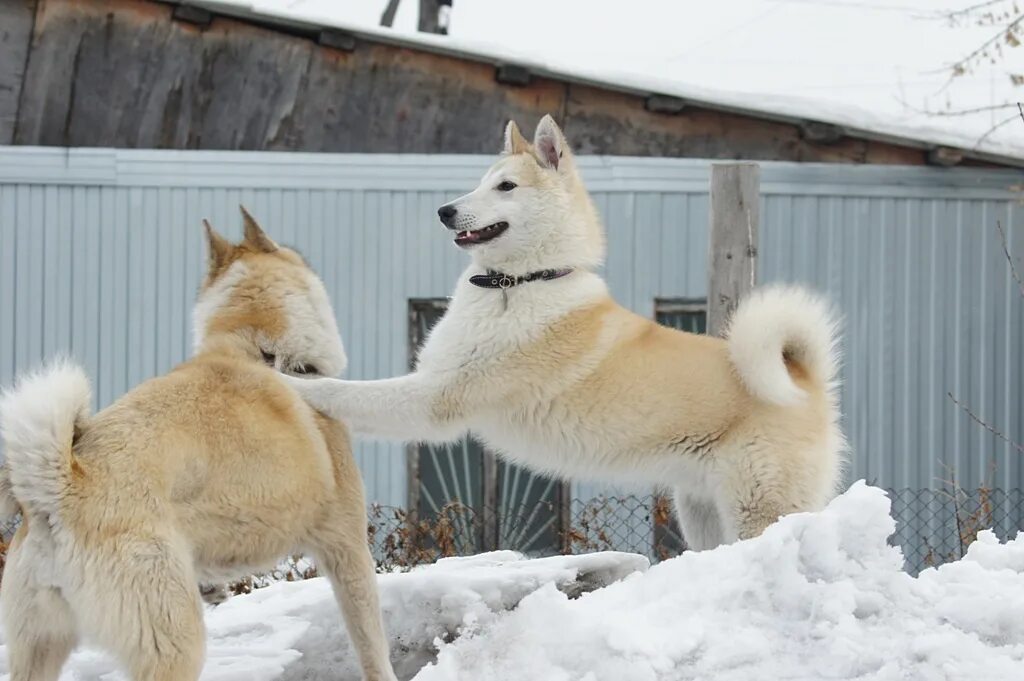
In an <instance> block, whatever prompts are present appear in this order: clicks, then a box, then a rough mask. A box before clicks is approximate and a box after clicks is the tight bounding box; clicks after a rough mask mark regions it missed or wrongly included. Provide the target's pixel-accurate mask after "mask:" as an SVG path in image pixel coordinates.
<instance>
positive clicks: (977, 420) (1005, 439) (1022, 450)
mask: <svg viewBox="0 0 1024 681" xmlns="http://www.w3.org/2000/svg"><path fill="white" fill-rule="evenodd" d="M946 395H948V396H949V399H951V400H953V404H955V405H956V406H958V407H960V408H961V409H963V410H964V411H965V412H966V413H967V415H968V416H970V417H971V419H972V420H973V421H974V422H975V423H977V424H978V425H979V426H981V427H982V428H984V429H985V430H987V431H988V432H990V433H992V434H993V435H995V436H996V437H998V438H999V439H1000V440H1002V441H1003V442H1005V443H1006V444H1008V445H1010V446H1011V447H1013V448H1014V449H1016V450H1017V451H1018V452H1020V453H1021V454H1024V446H1021V445H1019V444H1017V443H1016V442H1014V441H1013V440H1011V439H1010V438H1008V437H1007V436H1005V435H1003V434H1002V433H1001V432H999V431H998V430H996V429H995V428H993V427H992V426H990V425H989V424H988V423H986V422H985V421H983V420H982V419H981V418H979V417H978V415H977V414H975V413H974V412H973V411H971V409H970V407H967V406H965V405H963V404H961V403H960V402H959V401H958V400H957V399H956V398H955V397H953V393H951V392H949V393H946Z"/></svg>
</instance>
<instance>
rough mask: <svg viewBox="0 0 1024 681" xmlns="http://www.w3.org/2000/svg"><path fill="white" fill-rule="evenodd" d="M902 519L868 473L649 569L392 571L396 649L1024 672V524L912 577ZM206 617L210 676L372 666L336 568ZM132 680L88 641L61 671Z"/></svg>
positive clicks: (588, 668) (572, 659) (607, 677)
mask: <svg viewBox="0 0 1024 681" xmlns="http://www.w3.org/2000/svg"><path fill="white" fill-rule="evenodd" d="M893 529H894V523H893V520H892V519H891V518H890V516H889V500H888V498H887V497H886V496H885V493H884V492H883V491H882V490H880V489H877V488H873V487H868V486H867V485H865V484H864V483H862V482H861V483H857V484H855V485H853V487H851V488H850V490H849V491H848V492H846V493H845V494H843V495H842V496H840V497H839V498H837V499H836V500H835V501H833V502H832V504H830V505H829V507H828V508H827V509H825V510H824V511H822V512H820V513H813V514H809V513H805V514H797V515H792V516H788V517H786V518H784V519H782V520H781V521H780V522H778V523H776V524H775V525H773V526H772V527H770V528H769V529H768V530H767V531H766V532H765V533H764V535H762V536H761V537H758V538H757V539H753V540H750V541H746V542H741V543H738V544H733V545H731V546H725V547H721V548H719V549H716V550H714V551H707V552H703V553H691V554H685V555H683V556H681V557H679V558H676V559H674V560H670V561H666V562H664V563H662V564H660V565H658V566H656V567H653V568H651V569H650V570H646V568H647V560H646V559H645V558H643V557H640V556H634V555H630V554H615V553H599V554H592V555H589V556H569V557H557V558H547V559H541V560H524V559H522V557H521V556H519V555H518V554H515V553H511V552H497V553H490V554H484V555H481V556H474V557H471V558H460V559H449V560H443V561H439V562H438V563H437V564H436V565H432V566H429V567H426V568H423V569H418V570H414V571H412V572H409V573H404V574H388V575H382V576H381V577H380V586H381V599H382V605H383V608H384V613H385V618H386V625H387V627H388V631H389V633H390V635H391V637H392V659H393V660H395V664H396V670H397V671H398V674H399V677H400V678H402V679H409V678H412V677H415V679H416V681H480V680H483V679H486V680H487V681H506V680H508V681H512V680H515V681H520V680H522V679H531V680H533V679H537V680H538V681H659V680H665V681H668V680H675V679H680V680H682V679H714V680H715V681H737V680H743V681H747V680H750V681H755V680H756V681H764V680H766V679H768V680H773V681H774V680H779V679H785V680H786V681H812V680H814V681H818V680H822V679H858V680H859V681H904V680H912V681H932V680H934V681H939V680H940V679H941V680H942V681H961V680H962V681H968V680H970V681H976V680H984V681H1020V680H1022V679H1024V535H1022V536H1021V537H1019V538H1018V539H1015V540H1012V541H1010V542H1007V543H1006V544H1000V543H999V541H998V540H997V539H996V538H995V536H994V535H992V534H991V533H983V534H982V535H981V536H980V537H979V540H978V541H977V542H976V543H975V544H973V545H972V546H971V547H970V550H969V551H968V554H967V556H966V557H965V558H964V559H963V560H960V561H958V562H956V563H950V564H947V565H945V566H943V567H941V568H938V569H928V570H925V571H924V572H922V573H921V575H920V576H919V577H916V578H915V577H911V576H910V575H908V574H907V573H906V572H904V571H903V570H902V564H903V559H902V556H901V555H900V552H899V549H898V548H894V547H891V546H889V545H888V543H887V538H888V537H889V535H890V534H891V533H892V531H893ZM605 584H609V585H610V586H605V587H604V588H599V589H597V590H596V591H592V592H590V593H584V595H583V596H582V597H580V598H578V599H576V600H571V599H570V598H568V597H567V595H566V593H563V592H568V593H571V594H576V593H578V592H580V591H587V590H588V589H591V588H594V587H599V586H601V585H605ZM560 589H561V590H560ZM207 626H208V630H209V631H208V659H207V663H206V668H205V670H204V672H203V676H202V678H203V680H204V681H270V680H271V679H284V680H288V681H299V680H302V681H339V680H341V679H346V680H348V679H352V680H354V679H358V678H359V674H358V671H357V667H356V664H355V661H354V659H353V656H352V651H351V647H350V645H349V642H348V638H347V636H346V634H345V633H344V628H343V626H342V624H341V618H340V616H339V614H338V611H337V608H336V606H335V604H334V599H333V596H332V594H331V590H330V587H329V586H328V584H327V583H326V582H325V581H324V580H322V579H314V580H309V581H306V582H296V583H281V584H277V585H274V586H272V587H269V588H267V589H261V590H259V591H256V592H254V593H252V594H250V595H248V596H242V597H237V598H232V599H231V600H229V601H228V602H227V603H225V604H224V605H222V606H220V607H218V608H216V609H214V610H212V611H210V612H209V613H208V615H207ZM438 648H440V652H439V654H437V656H436V658H435V654H436V653H437V652H438ZM435 659H436V663H435V662H434V661H435ZM6 671H7V669H6V651H5V650H4V648H3V646H2V645H0V678H2V679H6V678H8V677H7V675H6ZM124 678H125V677H124V676H123V675H121V674H119V673H117V672H116V671H115V668H114V665H113V664H112V662H111V661H110V659H109V658H107V657H105V656H103V655H101V654H98V653H95V652H92V651H89V650H80V651H78V652H76V653H75V655H74V656H73V657H72V660H71V663H70V665H69V666H68V668H67V669H66V670H65V672H64V674H63V675H62V676H61V681H73V680H74V681H85V680H87V681H122V680H123V679H124Z"/></svg>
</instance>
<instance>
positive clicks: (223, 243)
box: [203, 220, 235, 276]
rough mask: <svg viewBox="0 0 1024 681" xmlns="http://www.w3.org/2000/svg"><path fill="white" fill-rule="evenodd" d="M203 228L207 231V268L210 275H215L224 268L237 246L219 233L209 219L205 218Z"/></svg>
mask: <svg viewBox="0 0 1024 681" xmlns="http://www.w3.org/2000/svg"><path fill="white" fill-rule="evenodd" d="M203 229H204V230H205V231H206V268H207V271H208V273H209V275H210V276H214V275H216V274H217V273H218V272H220V271H221V270H222V269H223V268H224V265H225V263H227V261H228V259H229V258H230V257H231V251H232V250H234V248H235V247H234V246H232V245H231V242H230V241H228V240H227V239H225V238H224V237H222V236H221V235H220V234H218V233H217V230H215V229H214V228H213V225H211V224H210V221H209V220H203Z"/></svg>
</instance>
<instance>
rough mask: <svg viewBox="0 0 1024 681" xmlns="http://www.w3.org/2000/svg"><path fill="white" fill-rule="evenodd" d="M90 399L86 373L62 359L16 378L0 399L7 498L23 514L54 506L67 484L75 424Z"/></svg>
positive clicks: (82, 417)
mask: <svg viewBox="0 0 1024 681" xmlns="http://www.w3.org/2000/svg"><path fill="white" fill-rule="evenodd" d="M90 400H91V395H90V390H89V379H88V378H87V377H86V375H85V372H84V371H82V369H81V368H79V367H78V366H77V365H75V364H73V363H72V362H70V361H68V360H63V359H61V360H57V361H55V362H54V363H53V364H51V365H50V366H49V367H47V368H46V369H43V370H42V371H40V372H38V373H35V374H30V375H28V376H25V377H23V378H21V379H20V380H19V381H18V383H17V385H16V386H15V387H14V389H12V390H9V391H6V392H4V394H3V397H2V398H0V434H2V436H3V440H4V449H5V452H6V455H7V461H6V469H7V475H8V476H9V492H7V495H6V496H8V497H10V496H13V498H14V500H15V501H16V502H17V503H18V504H19V505H20V506H21V507H22V508H23V509H24V511H25V512H26V513H53V512H54V511H56V510H57V506H58V504H59V501H60V499H61V497H63V496H64V495H65V494H66V492H67V489H68V487H69V486H70V482H71V476H72V462H73V458H72V457H73V455H72V452H71V446H72V442H73V441H74V437H75V427H76V424H79V423H80V422H82V421H84V420H85V419H86V418H87V417H88V415H89V402H90ZM0 493H2V490H0ZM0 504H2V502H0Z"/></svg>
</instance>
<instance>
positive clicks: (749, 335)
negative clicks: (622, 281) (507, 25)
mask: <svg viewBox="0 0 1024 681" xmlns="http://www.w3.org/2000/svg"><path fill="white" fill-rule="evenodd" d="M438 214H439V215H440V217H441V221H442V222H443V223H444V224H445V225H446V226H447V227H448V228H449V229H450V230H451V231H452V232H453V233H454V234H455V243H456V244H457V245H458V246H460V247H461V248H464V249H466V250H468V251H469V252H470V254H471V256H472V264H471V265H470V266H469V268H468V269H467V270H466V271H465V273H464V274H463V275H462V276H461V277H460V278H459V281H458V283H457V284H456V287H455V294H454V297H453V298H452V300H451V304H450V306H449V308H448V311H447V313H446V314H445V316H444V318H443V319H442V320H441V321H440V322H439V323H438V324H437V326H436V327H435V328H434V330H433V332H432V333H431V334H430V336H429V338H428V339H427V342H426V344H425V346H424V347H423V350H422V352H421V353H420V355H419V361H418V364H417V368H416V371H415V372H413V373H411V374H409V375H407V376H402V377H400V378H390V379H384V380H376V381H342V380H336V379H316V380H303V379H298V378H296V379H292V381H291V382H292V384H293V385H294V387H295V388H296V389H297V390H299V392H300V393H301V394H302V395H303V397H305V398H306V400H307V401H308V402H309V403H310V404H311V405H312V406H314V407H316V408H317V409H319V410H321V411H323V412H325V413H327V414H329V415H331V416H334V417H337V418H340V419H344V420H345V421H346V422H347V423H348V424H349V425H350V426H351V427H352V428H353V430H355V431H356V432H360V433H363V434H367V435H371V436H377V437H385V438H396V439H402V440H424V441H449V440H452V439H454V438H458V437H459V436H461V435H463V434H464V433H465V432H466V431H467V430H470V431H472V432H473V434H474V435H476V436H477V437H479V438H480V439H482V440H483V441H484V442H486V443H487V445H488V446H490V447H492V448H493V449H494V450H496V451H498V452H500V453H501V454H503V455H504V456H505V457H507V458H508V459H509V460H511V461H513V462H515V463H518V464H521V465H524V466H527V467H529V468H531V469H533V470H535V471H539V472H542V473H548V474H552V475H559V476H586V477H588V478H594V477H601V478H605V479H609V480H611V481H621V482H630V483H644V484H650V485H668V486H671V487H673V488H674V489H675V500H676V506H677V510H678V514H679V520H680V523H681V525H682V529H683V533H684V535H685V538H686V541H687V543H688V544H689V546H690V547H691V548H696V549H700V548H710V547H714V546H716V545H718V544H720V543H723V542H728V541H732V540H735V539H737V538H746V537H751V536H755V535H757V534H759V533H760V532H761V531H762V530H763V529H764V528H765V527H766V526H767V525H769V524H770V523H772V522H774V521H775V520H776V519H777V518H778V517H779V516H780V515H782V514H785V513H790V512H793V511H803V510H811V509H817V508H820V507H821V506H822V505H823V504H824V503H825V502H826V501H827V500H828V499H829V498H830V496H831V495H832V494H833V493H834V488H835V486H836V484H837V479H838V477H839V470H840V464H841V459H842V453H843V451H844V439H843V436H842V433H841V432H840V430H839V428H838V425H837V422H838V417H839V412H838V408H837V405H836V398H835V395H834V392H833V379H834V376H835V373H836V353H835V345H836V342H835V340H836V339H835V324H834V323H833V321H832V318H831V316H830V315H829V311H828V307H827V305H826V304H825V303H824V302H823V301H821V300H820V299H818V298H816V297H814V296H812V295H810V294H809V293H806V292H804V291H802V290H799V289H795V288H767V289H763V290H760V291H757V292H755V293H753V294H752V295H750V296H749V297H748V298H747V299H746V300H745V301H743V302H742V303H741V305H740V307H739V309H738V310H737V311H736V314H735V316H734V318H733V320H732V324H731V329H730V333H729V340H728V341H724V340H720V339H717V338H711V337H707V336H698V335H693V334H687V333H683V332H680V331H675V330H672V329H668V328H665V327H662V326H659V325H657V324H655V323H654V322H652V321H651V320H649V319H646V318H643V317H640V316H638V315H636V314H633V313H631V312H629V311H628V310H625V309H623V308H622V307H620V306H619V305H617V304H616V303H615V302H614V301H613V300H612V299H611V298H610V297H609V295H608V290H607V287H606V286H605V283H604V281H603V280H602V279H601V278H600V277H599V276H598V275H597V274H595V273H594V270H595V269H596V268H597V267H598V266H599V265H600V264H601V263H602V261H603V258H604V251H605V242H604V233H603V228H602V225H601V221H600V219H599V217H598V213H597V210H596V209H595V207H594V205H593V203H592V202H591V200H590V197H589V195H588V194H587V191H586V189H585V188H584V186H583V182H582V181H581V179H580V176H579V174H578V173H577V168H576V163H575V160H574V158H573V154H572V152H571V151H570V149H569V146H568V144H567V143H566V140H565V138H564V136H563V134H562V131H561V130H560V129H559V128H558V126H557V125H556V124H555V122H554V121H553V120H552V119H551V117H549V116H546V117H545V118H544V119H543V120H542V121H541V122H540V125H538V127H537V130H536V134H535V136H534V141H533V143H532V144H530V143H529V142H527V141H526V140H525V139H524V138H523V136H522V135H521V134H520V132H519V129H518V128H517V127H516V125H515V123H509V125H508V128H507V129H506V132H505V151H504V154H502V156H501V158H500V159H499V160H498V161H497V163H495V164H494V165H493V166H492V167H491V169H490V170H488V171H487V173H486V174H485V175H484V177H483V180H482V181H481V183H480V185H479V186H478V187H477V188H476V189H475V190H474V191H473V192H471V193H469V194H467V195H465V196H463V197H461V198H459V199H456V200H455V201H452V202H451V203H449V204H447V205H445V206H442V207H441V208H440V210H439V211H438Z"/></svg>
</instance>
